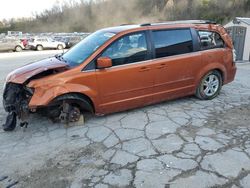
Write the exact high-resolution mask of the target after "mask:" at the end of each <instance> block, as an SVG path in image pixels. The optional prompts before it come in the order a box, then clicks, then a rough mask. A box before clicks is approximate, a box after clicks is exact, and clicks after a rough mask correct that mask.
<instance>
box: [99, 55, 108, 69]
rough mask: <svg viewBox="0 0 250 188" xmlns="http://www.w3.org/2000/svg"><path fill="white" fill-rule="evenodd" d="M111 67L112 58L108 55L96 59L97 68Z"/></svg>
mask: <svg viewBox="0 0 250 188" xmlns="http://www.w3.org/2000/svg"><path fill="white" fill-rule="evenodd" d="M109 67H112V59H110V58H109V57H99V58H98V59H97V68H98V69H105V68H109Z"/></svg>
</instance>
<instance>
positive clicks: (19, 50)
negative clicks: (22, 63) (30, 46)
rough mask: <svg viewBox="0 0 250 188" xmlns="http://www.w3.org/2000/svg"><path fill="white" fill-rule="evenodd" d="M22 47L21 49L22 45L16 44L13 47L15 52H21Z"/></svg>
mask: <svg viewBox="0 0 250 188" xmlns="http://www.w3.org/2000/svg"><path fill="white" fill-rule="evenodd" d="M22 50H23V49H22V47H21V46H16V47H15V51H16V52H21V51H22Z"/></svg>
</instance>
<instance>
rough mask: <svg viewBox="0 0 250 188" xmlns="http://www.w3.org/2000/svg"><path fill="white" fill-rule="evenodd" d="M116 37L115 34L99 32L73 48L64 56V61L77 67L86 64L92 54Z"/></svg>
mask: <svg viewBox="0 0 250 188" xmlns="http://www.w3.org/2000/svg"><path fill="white" fill-rule="evenodd" d="M114 35H115V33H110V32H106V31H97V32H95V33H93V34H91V35H89V36H88V37H86V38H85V39H83V40H82V41H81V42H79V43H78V44H77V45H75V46H74V47H73V48H71V49H70V50H69V51H68V52H67V53H65V54H64V55H63V56H62V59H63V60H64V61H66V62H67V63H68V64H69V66H77V65H79V64H81V63H82V62H84V61H85V60H86V59H87V58H88V57H89V56H90V55H91V54H93V53H94V52H95V51H96V50H97V49H98V48H99V47H100V46H101V45H103V44H104V43H105V42H106V41H107V40H108V39H110V38H111V37H113V36H114Z"/></svg>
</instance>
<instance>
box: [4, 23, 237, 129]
mask: <svg viewBox="0 0 250 188" xmlns="http://www.w3.org/2000/svg"><path fill="white" fill-rule="evenodd" d="M204 32H205V33H206V35H207V36H209V37H211V41H210V43H209V44H208V45H206V46H203V44H202V43H201V40H200V34H201V33H203V34H204ZM207 42H209V41H207ZM235 73H236V66H235V59H234V55H233V44H232V40H231V38H230V37H229V35H228V34H227V32H226V31H225V29H224V28H223V27H222V26H220V25H218V24H215V23H212V22H209V21H179V22H167V23H158V24H142V25H126V26H118V27H112V28H107V29H102V30H99V31H97V32H95V33H93V34H91V35H89V36H88V37H86V38H85V39H84V40H82V41H81V42H80V43H78V44H77V45H75V46H74V47H73V48H71V49H70V50H69V51H68V52H66V53H65V54H62V55H57V56H55V57H53V58H48V59H45V60H42V61H38V62H35V63H32V64H28V65H26V66H24V67H21V68H19V69H17V70H15V71H14V72H12V73H10V74H9V75H8V76H7V78H6V86H5V89H4V94H3V102H4V108H5V110H6V111H7V112H8V113H9V115H8V117H7V120H6V123H5V124H4V130H6V131H10V130H13V129H14V128H15V126H16V125H15V124H16V117H18V118H20V119H21V120H22V121H23V120H24V118H25V117H27V114H29V112H30V111H31V112H39V111H47V115H48V117H50V118H52V119H53V120H61V121H64V122H73V121H78V120H79V118H80V114H81V113H83V112H85V111H90V112H92V113H95V114H96V115H103V114H108V113H113V112H117V111H122V110H127V109H132V108H136V107H141V106H145V105H150V104H153V103H158V102H161V101H166V100H170V99H176V98H179V97H183V96H188V95H196V96H197V97H198V98H199V99H202V100H210V99H213V98H215V97H216V96H217V95H218V94H219V92H220V90H221V88H222V86H223V85H225V84H228V83H230V82H232V81H233V80H234V77H235Z"/></svg>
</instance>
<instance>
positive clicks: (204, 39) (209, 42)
mask: <svg viewBox="0 0 250 188" xmlns="http://www.w3.org/2000/svg"><path fill="white" fill-rule="evenodd" d="M198 33H199V36H200V43H201V49H202V50H207V49H212V48H223V47H224V46H225V45H224V41H223V39H222V38H221V36H220V35H219V34H218V33H216V32H211V31H199V32H198Z"/></svg>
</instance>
